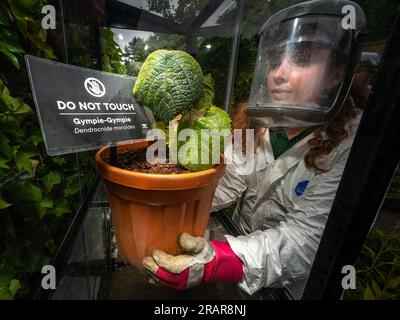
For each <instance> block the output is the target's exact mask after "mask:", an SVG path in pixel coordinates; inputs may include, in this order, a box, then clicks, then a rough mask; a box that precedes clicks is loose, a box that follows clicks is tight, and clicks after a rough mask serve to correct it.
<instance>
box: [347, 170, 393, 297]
mask: <svg viewBox="0 0 400 320" xmlns="http://www.w3.org/2000/svg"><path fill="white" fill-rule="evenodd" d="M399 195H400V171H399V170H397V171H396V174H395V176H394V177H393V180H392V183H391V185H390V188H389V190H388V192H387V194H386V198H385V201H384V203H383V205H382V208H381V210H380V211H379V212H378V214H377V217H376V220H375V223H374V224H373V226H372V228H371V230H370V232H369V234H368V237H367V238H366V239H365V242H364V245H363V247H362V249H361V252H360V255H359V257H358V259H357V261H356V263H355V265H354V266H355V270H356V275H357V277H356V279H355V288H352V289H351V290H345V292H344V295H343V300H367V299H368V300H399V298H400V280H399V275H400V263H399V252H400V197H399Z"/></svg>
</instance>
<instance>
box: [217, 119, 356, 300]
mask: <svg viewBox="0 0 400 320" xmlns="http://www.w3.org/2000/svg"><path fill="white" fill-rule="evenodd" d="M360 117H361V114H359V115H358V116H357V117H356V119H354V120H353V121H352V122H351V124H350V125H349V130H350V134H349V136H348V137H347V138H346V139H345V140H344V141H343V142H342V143H341V144H340V145H339V146H337V147H336V148H335V149H334V150H332V152H331V153H330V154H329V155H328V159H327V160H328V162H327V163H328V164H330V165H331V170H329V171H328V172H326V173H318V172H316V171H315V170H313V169H308V168H306V166H305V162H304V155H305V154H306V152H307V151H308V149H309V145H308V144H307V141H308V140H309V139H310V137H311V135H313V133H311V134H310V135H308V136H307V137H305V138H304V139H302V140H301V141H299V142H298V143H297V144H296V145H294V146H293V147H292V148H290V149H289V150H287V151H286V152H285V153H283V154H282V155H281V156H280V157H279V158H278V159H276V160H274V155H273V151H272V147H271V144H270V139H269V132H268V130H266V133H265V135H264V139H263V144H262V145H261V147H259V148H258V150H257V152H256V155H255V166H253V167H254V170H252V172H251V173H250V174H246V175H243V174H241V173H240V165H238V164H237V163H235V157H233V158H232V162H233V163H231V164H227V167H226V173H225V175H224V176H223V177H222V178H221V180H220V182H219V185H218V188H217V190H216V192H215V196H214V200H213V205H212V211H219V210H221V209H224V208H227V207H229V206H231V205H232V204H234V203H235V202H237V206H236V209H235V212H234V215H233V220H234V222H236V224H237V225H238V226H239V228H240V229H241V231H242V232H243V233H244V234H246V236H239V237H233V236H230V235H226V236H225V237H226V239H227V241H228V243H229V244H230V246H231V248H232V250H233V251H234V252H235V254H236V255H237V256H238V257H239V258H240V259H241V260H242V262H243V264H244V276H243V279H242V281H241V282H240V283H239V287H240V288H242V289H243V290H244V291H246V292H247V293H249V294H253V293H255V292H256V291H258V290H259V289H261V288H263V287H269V288H277V287H287V288H288V289H289V290H290V291H292V294H294V296H295V298H297V299H300V298H301V296H302V293H303V290H304V287H305V285H306V282H307V279H308V275H309V272H310V270H311V265H312V263H313V260H314V257H315V254H316V251H317V248H318V245H319V241H320V239H321V236H322V233H323V230H324V227H325V224H326V221H327V218H328V215H329V212H330V210H331V206H332V203H333V200H334V197H335V194H336V191H337V188H338V185H339V182H340V180H341V177H342V173H343V169H344V167H345V165H346V161H347V157H348V155H349V152H350V149H351V146H352V142H353V139H354V136H355V132H356V129H357V127H358V122H359V119H360ZM232 154H233V153H232V149H231V148H228V149H227V151H226V156H227V157H232ZM238 172H239V173H238ZM307 181H308V182H307ZM293 291H294V292H293Z"/></svg>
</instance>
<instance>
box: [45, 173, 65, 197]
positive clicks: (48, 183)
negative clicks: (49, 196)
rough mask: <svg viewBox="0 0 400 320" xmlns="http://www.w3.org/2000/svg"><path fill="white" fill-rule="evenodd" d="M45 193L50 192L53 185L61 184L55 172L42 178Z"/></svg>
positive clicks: (59, 177) (59, 176)
mask: <svg viewBox="0 0 400 320" xmlns="http://www.w3.org/2000/svg"><path fill="white" fill-rule="evenodd" d="M43 182H44V187H45V189H46V191H48V192H50V191H51V190H52V189H53V187H54V185H56V184H59V183H61V175H60V174H59V173H58V172H57V171H51V172H50V173H49V174H47V175H46V176H45V177H44V178H43Z"/></svg>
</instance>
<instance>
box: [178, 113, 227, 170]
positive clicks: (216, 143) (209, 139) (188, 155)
mask: <svg viewBox="0 0 400 320" xmlns="http://www.w3.org/2000/svg"><path fill="white" fill-rule="evenodd" d="M185 123H186V124H185V125H182V126H181V125H180V126H179V131H181V130H182V129H183V128H186V127H190V128H192V129H194V132H193V135H191V138H190V139H189V140H188V141H187V142H184V143H179V144H178V146H179V151H178V152H179V154H180V159H178V161H179V163H180V164H181V165H182V166H184V167H185V168H187V169H189V170H191V171H202V170H206V169H209V168H211V167H213V166H214V165H215V163H213V160H216V161H219V159H213V157H212V155H213V154H214V155H219V154H221V153H223V152H224V137H223V136H224V135H225V134H229V132H230V123H231V119H230V118H229V116H228V114H227V113H226V112H225V111H224V110H222V109H220V108H218V107H215V106H212V107H211V108H209V110H208V111H207V112H205V113H204V115H203V116H200V117H199V118H197V119H196V120H194V121H193V123H192V124H190V121H189V122H185ZM181 148H182V149H181ZM182 154H183V155H184V157H181V156H182ZM203 159H205V160H206V162H204V161H202V160H203Z"/></svg>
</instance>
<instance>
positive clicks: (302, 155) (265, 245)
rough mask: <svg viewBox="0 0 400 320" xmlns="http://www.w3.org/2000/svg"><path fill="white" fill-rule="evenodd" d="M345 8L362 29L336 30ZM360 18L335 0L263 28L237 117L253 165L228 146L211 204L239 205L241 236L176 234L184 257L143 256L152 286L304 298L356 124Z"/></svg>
mask: <svg viewBox="0 0 400 320" xmlns="http://www.w3.org/2000/svg"><path fill="white" fill-rule="evenodd" d="M349 3H350V4H352V5H354V6H355V7H356V9H357V16H358V18H357V19H358V20H357V22H358V28H359V29H358V30H350V31H348V30H344V29H343V28H342V25H341V17H342V13H341V8H342V7H343V6H344V5H348V4H349ZM335 15H336V17H335ZM364 19H365V17H364V16H363V12H362V10H361V8H359V7H358V6H357V5H355V4H353V3H351V2H349V1H344V0H339V1H312V2H306V3H302V4H299V5H296V6H293V7H290V8H288V9H285V10H283V11H281V12H279V13H278V14H276V15H274V16H272V17H271V18H270V19H269V20H268V21H267V22H266V24H265V25H264V26H263V29H262V38H261V41H260V47H259V50H258V57H257V64H256V71H255V74H254V79H253V85H252V89H251V94H250V99H249V102H248V105H247V104H246V103H244V104H241V105H240V106H239V108H238V110H237V113H236V116H235V118H234V121H233V125H234V128H240V129H248V128H251V129H254V147H255V148H254V152H255V161H254V167H253V169H252V170H251V171H250V172H246V171H245V170H243V163H242V162H240V161H238V160H237V159H238V158H239V155H238V154H235V153H234V152H233V149H232V148H228V150H227V152H226V156H227V157H228V158H229V159H230V160H231V161H230V163H229V164H228V165H227V169H226V173H225V175H224V177H222V178H221V180H220V183H219V185H218V188H217V190H216V192H215V197H214V201H213V206H212V210H213V211H218V210H221V209H223V208H227V207H229V206H230V205H232V204H234V203H237V205H236V209H235V212H234V215H233V220H234V221H235V222H236V223H237V225H238V226H239V228H240V230H241V231H242V233H243V234H244V235H243V236H239V237H233V236H229V235H226V236H225V238H226V240H227V242H220V241H210V242H207V241H205V240H204V239H202V238H194V237H191V236H190V235H188V234H182V235H181V237H180V244H181V246H182V247H183V248H184V249H185V251H186V252H188V254H185V255H181V256H177V257H172V256H170V255H168V254H166V253H164V252H162V251H160V250H155V251H154V252H153V254H152V257H147V258H145V260H144V265H145V267H146V269H147V270H148V271H149V274H150V275H151V276H152V277H153V279H154V280H156V281H160V282H161V283H163V284H166V285H169V286H172V287H174V288H177V289H185V288H188V287H192V286H194V285H196V284H199V283H207V282H210V281H230V282H236V283H238V285H239V287H240V288H242V289H243V290H244V291H246V292H247V293H249V294H253V293H254V292H256V291H258V290H260V289H261V288H264V287H266V288H274V287H291V288H293V289H294V294H295V297H296V298H300V297H301V295H302V292H303V290H304V286H305V284H306V281H307V278H308V274H309V272H310V269H311V265H312V263H313V259H314V256H315V253H316V251H317V249H318V244H319V240H320V238H321V236H322V233H323V230H324V226H325V223H326V220H327V218H328V215H329V212H330V209H331V205H332V203H333V200H334V197H335V194H336V190H337V188H338V185H339V182H340V179H341V176H342V173H343V169H344V167H345V164H346V161H347V157H348V154H349V152H350V149H351V145H352V141H353V138H354V134H355V130H356V128H357V123H358V121H359V118H360V112H358V111H357V108H356V105H355V103H354V100H353V99H352V97H351V95H348V94H347V93H348V89H349V87H350V85H351V80H352V78H353V76H354V72H355V68H356V64H357V60H358V59H359V56H360V51H361V42H360V41H359V39H357V36H356V35H357V31H362V29H363V27H364V23H362V22H363V20H364ZM249 115H250V116H251V117H249ZM244 148H246V146H245V147H244ZM243 151H244V150H243Z"/></svg>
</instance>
